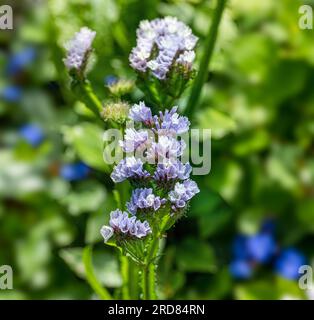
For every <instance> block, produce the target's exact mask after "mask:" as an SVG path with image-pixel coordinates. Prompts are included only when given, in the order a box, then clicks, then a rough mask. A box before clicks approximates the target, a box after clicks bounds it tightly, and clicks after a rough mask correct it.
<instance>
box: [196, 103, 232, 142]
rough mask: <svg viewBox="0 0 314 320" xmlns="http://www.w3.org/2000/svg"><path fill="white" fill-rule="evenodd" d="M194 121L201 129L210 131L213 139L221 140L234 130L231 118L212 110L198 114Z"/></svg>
mask: <svg viewBox="0 0 314 320" xmlns="http://www.w3.org/2000/svg"><path fill="white" fill-rule="evenodd" d="M196 120H197V123H198V127H200V128H201V129H211V136H212V138H214V139H221V138H223V137H224V136H226V135H227V134H229V133H231V132H234V131H235V129H236V123H235V121H234V120H233V119H232V118H230V117H229V116H228V115H227V114H225V113H222V112H220V111H218V110H215V109H212V108H208V109H206V110H204V111H200V112H198V113H197V117H196Z"/></svg>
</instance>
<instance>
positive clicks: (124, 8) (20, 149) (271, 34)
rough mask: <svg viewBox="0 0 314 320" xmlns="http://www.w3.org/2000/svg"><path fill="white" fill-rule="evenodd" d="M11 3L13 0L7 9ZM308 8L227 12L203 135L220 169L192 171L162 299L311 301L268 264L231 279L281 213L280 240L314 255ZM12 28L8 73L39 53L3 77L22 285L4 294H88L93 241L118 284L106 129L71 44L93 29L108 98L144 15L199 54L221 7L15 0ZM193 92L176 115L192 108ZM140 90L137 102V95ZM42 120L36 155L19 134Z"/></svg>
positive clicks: (1, 40)
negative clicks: (65, 167)
mask: <svg viewBox="0 0 314 320" xmlns="http://www.w3.org/2000/svg"><path fill="white" fill-rule="evenodd" d="M8 2H10V1H8ZM304 3H307V4H312V5H314V3H313V1H312V2H311V1H301V0H281V1H273V0H263V1H252V0H232V1H230V2H229V4H228V8H227V11H226V12H225V14H224V18H223V22H222V26H221V29H220V36H219V40H218V45H217V49H216V52H215V54H214V59H213V64H212V65H211V69H210V70H209V73H208V81H207V82H206V84H205V86H204V88H203V91H202V96H201V99H200V107H199V109H197V111H196V113H195V114H194V117H193V126H194V127H195V128H198V127H200V128H211V129H212V151H211V153H212V168H211V172H210V174H209V175H207V176H198V177H195V179H196V180H197V182H198V184H199V186H200V189H201V193H200V194H199V195H198V196H197V197H196V199H195V201H194V202H192V205H191V209H190V211H189V215H188V217H187V218H185V219H183V220H181V221H180V223H178V225H177V226H176V228H175V229H174V231H172V232H171V233H170V234H169V235H168V238H167V241H166V244H165V245H166V248H165V253H164V255H163V256H162V257H161V261H160V268H159V270H158V272H159V276H160V279H161V281H160V286H159V291H160V296H161V297H162V298H165V299H170V298H181V299H196V298H197V299H222V298H237V299H264V298H269V299H280V298H284V297H289V296H293V297H297V298H306V295H305V293H304V292H301V291H300V290H299V288H298V286H297V284H296V283H295V282H292V281H288V280H284V279H281V278H279V277H278V276H276V275H275V274H274V273H273V271H272V270H271V269H267V268H266V269H265V268H264V269H263V270H260V272H258V273H257V275H256V276H255V277H254V279H252V280H251V281H248V282H237V281H235V280H233V279H232V278H231V276H230V274H229V272H228V264H229V262H230V259H231V244H232V239H233V237H234V235H235V234H237V233H239V232H244V233H253V232H256V231H257V230H258V228H259V227H260V224H261V222H262V221H263V219H265V218H267V217H272V218H275V220H276V224H277V233H278V239H279V242H280V244H281V245H282V246H286V245H293V246H297V247H298V248H300V249H301V250H302V251H303V252H304V253H305V254H306V255H307V257H308V258H309V259H311V258H312V257H313V255H314V249H313V245H312V244H313V241H314V234H313V233H314V158H313V155H314V154H313V150H314V149H313V147H314V145H313V137H314V91H313V88H312V86H313V81H314V72H313V71H314V42H313V30H300V29H299V27H298V20H299V17H300V16H299V13H298V8H299V7H300V5H302V4H304ZM11 4H12V5H13V8H14V13H15V15H14V16H15V30H14V32H11V31H7V32H4V31H1V32H0V47H1V51H0V66H1V70H5V66H6V64H7V61H8V59H9V57H10V56H11V55H12V54H13V53H14V52H17V51H19V50H21V49H22V48H24V47H25V46H29V45H31V46H33V47H34V48H35V49H36V52H37V55H36V59H35V61H34V62H33V63H31V64H30V65H28V66H27V67H26V68H25V70H23V72H21V73H20V74H19V75H18V77H15V78H13V79H12V78H9V77H8V76H7V75H6V74H5V72H4V71H2V75H1V78H0V88H4V87H6V86H8V85H10V84H12V83H14V84H15V85H18V86H19V87H21V88H22V91H23V96H22V99H21V100H20V101H19V102H17V103H8V102H5V101H3V100H0V122H1V126H0V147H1V149H0V265H2V264H9V265H11V266H12V267H13V270H14V290H13V291H0V298H16V299H31V298H39V299H49V298H56V299H74V298H80V299H83V298H86V299H87V298H92V297H94V294H93V293H92V290H91V289H90V287H89V286H88V285H87V283H86V282H85V281H84V279H85V277H86V274H85V271H84V266H83V263H82V255H83V252H82V250H83V248H84V247H85V246H86V244H93V245H94V259H93V263H94V267H95V272H96V275H98V277H99V279H100V280H101V283H102V284H103V285H104V286H106V287H107V288H109V290H111V289H112V288H120V287H121V282H122V279H121V274H120V271H119V260H118V257H117V253H116V252H115V251H114V250H110V249H108V247H105V246H104V245H103V244H102V241H101V237H100V234H99V229H100V227H101V226H102V225H103V224H104V223H105V222H106V219H108V214H109V212H110V210H111V209H113V208H114V206H115V203H114V196H113V193H112V189H113V185H112V182H111V181H110V179H109V177H108V168H107V167H106V164H105V163H104V162H103V160H102V128H101V126H98V124H95V122H94V118H93V115H92V114H91V113H90V112H89V111H88V110H87V109H86V107H85V106H84V105H82V104H81V103H79V102H77V101H76V100H75V98H74V97H73V95H72V94H71V92H70V91H69V88H68V87H69V86H68V83H69V79H68V78H67V75H66V72H65V70H64V67H63V63H62V57H63V44H64V42H65V41H66V40H68V39H69V38H70V37H71V36H72V35H73V33H74V32H76V31H77V30H78V29H79V28H80V27H81V26H84V25H86V26H88V27H90V28H91V29H94V30H95V31H97V37H96V41H95V52H94V56H93V67H92V69H91V73H90V77H89V78H90V80H91V82H92V83H93V85H94V86H95V89H96V92H97V93H98V95H99V96H100V97H101V98H103V99H104V98H105V97H106V95H107V91H106V89H105V88H104V85H105V82H104V79H105V77H106V76H108V75H115V76H117V77H122V78H127V77H129V78H131V79H132V78H134V74H133V73H132V72H131V69H130V68H129V66H128V55H129V52H130V50H131V48H132V47H133V46H134V44H135V30H136V28H137V26H138V23H139V21H140V20H142V19H151V18H154V17H157V16H163V15H173V16H177V17H178V18H179V19H180V20H182V21H184V22H186V23H187V24H189V25H190V26H191V27H192V28H193V30H194V32H195V34H197V35H198V36H199V37H200V39H201V40H200V44H199V47H198V51H197V58H198V61H199V58H200V56H201V53H202V39H203V38H204V37H205V36H206V32H207V30H208V26H209V23H210V21H211V15H212V11H213V8H214V1H209V0H186V1H184V0H168V1H157V0H147V1H138V0H131V1H130V0H128V1H126V0H116V1H114V0H102V1H98V0H89V1H87V0H68V1H62V0H53V1H52V0H50V1H48V0H47V1H39V2H38V1H23V2H22V1H11ZM187 96H188V92H187V93H186V95H185V96H184V97H183V98H182V101H181V102H180V107H182V106H184V105H185V104H186V98H187ZM140 98H142V93H141V92H140V91H137V92H136V93H135V94H134V95H133V96H132V99H133V100H134V102H135V101H138V99H140ZM30 122H34V123H38V124H39V125H40V126H41V127H42V128H43V130H44V132H45V136H46V138H45V141H44V142H43V143H42V144H41V145H40V146H39V147H37V148H33V147H31V146H30V145H28V144H27V143H26V142H25V141H23V140H22V139H21V138H20V137H19V134H18V128H19V127H20V126H21V125H23V124H24V123H30ZM76 160H82V161H83V162H85V163H86V164H87V165H88V166H90V167H91V168H92V173H91V174H90V175H89V177H88V178H87V179H86V180H85V181H77V182H68V181H65V180H64V179H62V177H60V176H59V168H60V166H61V165H62V164H63V163H67V162H72V161H76Z"/></svg>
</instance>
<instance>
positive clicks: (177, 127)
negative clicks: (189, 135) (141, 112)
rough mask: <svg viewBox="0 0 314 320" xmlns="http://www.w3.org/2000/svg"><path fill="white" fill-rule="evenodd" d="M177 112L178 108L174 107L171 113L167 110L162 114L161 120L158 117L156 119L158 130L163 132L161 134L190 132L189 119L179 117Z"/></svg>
mask: <svg viewBox="0 0 314 320" xmlns="http://www.w3.org/2000/svg"><path fill="white" fill-rule="evenodd" d="M177 110H178V107H173V108H172V109H171V110H170V111H168V110H166V111H165V112H164V114H163V113H162V112H160V115H159V118H158V117H157V116H155V117H154V120H155V125H156V128H157V129H158V130H161V133H163V132H166V133H167V132H170V133H175V134H181V133H185V132H187V131H188V130H189V127H190V121H189V119H188V118H187V117H183V116H179V114H178V113H177Z"/></svg>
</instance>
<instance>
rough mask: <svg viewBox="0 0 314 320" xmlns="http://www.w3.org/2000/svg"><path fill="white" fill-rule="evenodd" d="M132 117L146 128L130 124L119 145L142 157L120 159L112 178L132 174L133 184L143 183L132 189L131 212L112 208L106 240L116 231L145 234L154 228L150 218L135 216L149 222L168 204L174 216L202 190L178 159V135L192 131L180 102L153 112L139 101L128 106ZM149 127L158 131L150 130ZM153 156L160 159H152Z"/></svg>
mask: <svg viewBox="0 0 314 320" xmlns="http://www.w3.org/2000/svg"><path fill="white" fill-rule="evenodd" d="M129 118H130V119H131V120H133V121H135V122H137V124H138V125H141V126H142V128H141V129H138V130H136V129H134V128H132V129H127V130H126V132H125V136H124V140H123V141H120V145H121V147H122V149H123V150H124V151H125V152H127V153H128V152H135V153H136V151H138V150H141V151H142V154H143V156H144V158H143V159H140V158H137V157H135V156H134V155H132V156H128V157H126V158H125V159H122V160H121V161H120V162H119V163H118V164H117V165H116V167H115V168H114V170H113V172H112V174H111V178H112V180H113V181H114V182H115V183H118V182H122V181H124V180H127V179H128V180H129V181H130V182H131V184H132V185H133V186H136V187H137V186H141V187H140V188H135V189H134V190H133V192H132V196H131V199H130V201H129V202H128V203H127V204H126V206H127V209H128V211H129V213H130V215H131V217H129V215H128V213H126V212H124V213H121V211H119V210H116V211H114V212H112V213H111V218H110V222H109V224H110V226H106V227H103V229H102V235H103V236H104V238H105V241H107V240H108V239H109V238H110V237H111V236H112V235H113V234H114V233H118V234H123V235H125V236H129V237H136V238H143V237H145V236H146V235H148V234H149V233H150V232H151V229H150V226H149V223H148V222H147V221H145V222H140V220H136V215H139V214H141V216H143V215H147V217H148V218H149V219H148V220H149V221H151V220H150V219H151V218H152V217H154V214H157V213H158V212H159V210H160V209H162V208H166V209H167V208H168V210H169V214H172V215H174V214H176V213H182V212H184V210H185V208H186V207H187V204H188V202H189V201H190V200H191V199H192V198H193V197H194V195H196V194H197V193H198V192H199V188H198V186H197V184H196V183H195V182H194V181H192V180H190V179H189V178H190V174H191V172H192V167H191V166H190V164H189V163H185V164H184V163H182V162H181V161H180V160H179V159H178V157H179V156H180V155H182V152H183V150H184V148H185V144H184V143H183V142H182V141H178V140H177V138H176V135H177V134H180V133H184V132H186V131H188V130H189V125H190V122H189V120H188V119H187V118H186V117H183V116H180V115H179V114H178V113H177V107H173V108H172V109H171V110H170V111H169V110H166V111H165V112H164V113H162V112H160V114H159V116H156V115H155V116H153V115H152V112H151V109H150V108H149V107H147V106H146V105H145V103H144V102H140V103H139V104H135V105H133V107H132V108H131V109H130V111H129ZM146 130H150V131H152V132H153V133H154V134H153V135H149V134H148V133H147V132H146ZM154 138H157V141H154ZM152 159H153V160H156V159H157V160H158V162H157V163H155V161H154V162H151V160H152ZM147 186H150V187H147ZM178 217H179V215H178ZM134 226H136V227H134Z"/></svg>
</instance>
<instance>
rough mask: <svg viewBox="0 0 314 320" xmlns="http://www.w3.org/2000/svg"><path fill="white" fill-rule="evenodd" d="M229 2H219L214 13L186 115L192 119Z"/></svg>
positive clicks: (222, 0)
mask: <svg viewBox="0 0 314 320" xmlns="http://www.w3.org/2000/svg"><path fill="white" fill-rule="evenodd" d="M226 3H227V0H217V6H216V9H215V12H214V16H213V21H212V24H211V25H210V28H209V30H208V35H207V37H206V40H205V45H204V53H203V57H202V60H201V63H200V67H199V71H198V74H197V76H196V78H195V81H194V84H193V87H192V91H191V94H190V97H189V99H188V102H187V105H186V108H185V111H184V113H185V115H186V116H188V117H191V116H192V115H193V113H194V112H195V110H196V108H197V106H198V101H199V98H200V95H201V91H202V88H203V85H204V83H205V82H206V77H207V74H208V67H209V64H210V62H211V58H212V56H213V52H214V49H215V45H216V40H217V36H218V30H219V25H220V22H221V19H222V15H223V12H224V9H225V6H226Z"/></svg>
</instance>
